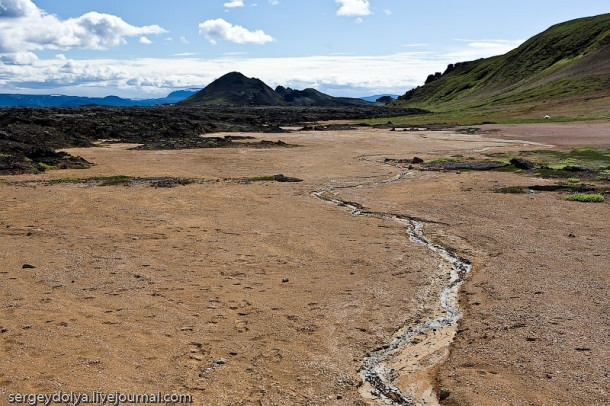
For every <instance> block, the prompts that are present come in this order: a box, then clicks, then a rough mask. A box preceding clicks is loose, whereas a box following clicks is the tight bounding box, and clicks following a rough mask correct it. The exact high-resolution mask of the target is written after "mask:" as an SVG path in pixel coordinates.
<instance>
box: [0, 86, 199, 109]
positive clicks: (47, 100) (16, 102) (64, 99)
mask: <svg viewBox="0 0 610 406" xmlns="http://www.w3.org/2000/svg"><path fill="white" fill-rule="evenodd" d="M199 90H200V89H187V90H177V91H175V92H172V93H170V94H169V95H168V96H167V97H163V98H159V99H142V100H138V99H124V98H121V97H117V96H107V97H103V98H102V97H80V96H64V95H32V94H0V107H78V106H86V105H93V104H94V105H98V106H114V107H130V106H156V105H159V104H173V103H178V102H179V101H181V100H184V99H186V98H187V97H189V96H192V95H194V94H195V93H197V92H198V91H199Z"/></svg>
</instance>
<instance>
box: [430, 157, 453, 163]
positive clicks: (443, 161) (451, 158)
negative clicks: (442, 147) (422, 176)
mask: <svg viewBox="0 0 610 406" xmlns="http://www.w3.org/2000/svg"><path fill="white" fill-rule="evenodd" d="M448 162H453V163H457V162H460V158H459V157H455V156H453V157H442V158H436V159H433V160H432V161H430V162H429V163H431V164H440V163H448Z"/></svg>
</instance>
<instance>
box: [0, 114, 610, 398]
mask: <svg viewBox="0 0 610 406" xmlns="http://www.w3.org/2000/svg"><path fill="white" fill-rule="evenodd" d="M582 127H583V128H581V129H580V130H579V131H581V132H584V133H586V132H587V131H590V130H587V128H589V125H583V126H582ZM594 127H595V131H597V133H600V132H601V134H602V135H601V136H594V137H592V138H589V139H588V140H589V141H590V142H588V144H591V143H593V141H594V143H597V144H604V145H608V144H610V138H609V137H610V132H609V131H608V130H609V129H610V125H609V124H607V123H601V124H599V125H597V126H594ZM568 133H570V134H569V135H562V134H558V135H556V136H555V137H554V138H553V137H548V129H545V127H543V126H540V127H533V128H531V129H529V131H523V130H522V129H520V128H519V127H506V128H502V130H501V131H500V132H499V133H491V134H488V135H486V136H483V135H479V134H470V135H468V134H458V133H454V132H450V131H434V132H428V131H426V132H419V131H417V132H390V131H388V130H382V129H359V130H353V131H336V132H334V131H329V132H315V131H313V132H294V133H290V134H281V137H280V138H281V139H282V140H283V141H285V142H288V143H290V144H298V145H299V147H295V148H273V149H249V148H231V149H198V150H174V151H135V150H128V148H129V147H132V146H133V145H125V144H114V145H112V146H110V147H109V148H87V149H71V150H69V152H70V153H71V154H73V155H79V156H82V157H83V158H85V159H87V160H88V161H90V162H93V163H94V164H95V166H94V167H92V168H91V169H87V170H65V171H61V172H57V171H50V172H47V173H44V174H40V175H18V176H10V177H6V176H5V177H4V178H5V179H8V180H11V181H32V182H30V183H27V182H26V183H20V184H16V185H11V184H6V183H3V184H0V208H1V211H0V213H1V214H0V241H1V246H2V250H1V251H0V259H1V262H0V404H5V402H6V401H7V395H8V394H9V393H24V392H43V393H44V392H55V391H58V390H62V391H74V392H89V391H91V390H98V391H101V392H113V391H119V392H131V393H140V392H151V391H153V392H156V391H165V392H175V393H186V392H188V393H190V394H192V396H193V398H194V404H197V405H274V404H275V405H286V404H312V405H317V404H344V405H358V404H384V401H383V400H380V399H379V394H378V393H374V394H371V393H370V391H369V393H368V394H367V393H364V395H365V396H363V392H366V391H363V390H362V378H361V376H360V374H359V372H360V368H361V366H362V363H363V361H364V360H365V358H366V357H367V355H370V354H371V353H372V352H373V351H375V350H378V349H380V348H384V346H387V345H389V343H391V342H392V340H393V337H394V336H395V334H396V333H397V332H398V331H400V330H401V329H403V328H405V326H407V327H408V326H409V325H410V324H413V323H415V324H416V323H418V322H419V321H421V320H422V317H426V314H428V313H431V312H432V310H431V308H432V306H434V305H435V303H437V302H438V300H439V295H440V291H439V284H442V279H443V278H444V276H443V275H442V273H439V272H441V271H442V269H443V268H444V267H446V261H445V260H444V259H443V258H441V257H440V256H439V255H436V254H435V253H433V252H431V251H430V250H429V249H428V248H426V247H425V246H422V245H421V244H417V243H415V242H414V241H411V240H410V239H409V236H408V235H407V233H406V229H405V225H404V224H401V223H399V222H396V221H392V220H391V219H388V218H376V217H366V216H355V215H353V214H351V213H350V211H349V210H347V209H346V207H340V206H336V205H334V204H331V203H330V202H328V201H324V200H321V199H319V198H317V197H316V196H315V195H314V194H312V193H313V192H315V191H322V190H330V189H332V193H333V196H334V197H335V198H337V199H340V200H342V201H346V202H356V203H358V204H359V205H361V206H362V207H363V208H364V209H365V210H370V211H375V212H379V213H393V214H399V215H402V216H406V217H410V218H414V219H417V221H419V222H420V223H421V224H422V226H423V232H424V233H425V235H426V237H427V238H428V239H429V240H430V241H432V242H434V243H435V244H438V245H440V246H443V247H446V248H450V249H451V250H453V251H455V253H456V254H457V255H459V256H460V257H461V258H464V259H465V260H467V261H469V262H471V263H472V266H473V268H472V271H470V273H469V274H468V276H467V280H466V282H465V283H464V284H463V285H462V286H461V288H460V293H459V307H460V311H461V318H460V321H459V324H458V325H457V326H456V327H455V331H453V332H452V333H450V334H449V336H450V337H453V336H454V335H455V337H454V339H453V343H452V344H450V342H447V346H444V347H442V348H441V350H440V352H438V353H437V354H436V355H435V356H431V355H430V354H424V353H420V352H418V351H419V350H409V349H408V348H406V349H403V350H402V351H403V355H404V358H400V357H398V358H395V359H393V360H391V362H390V361H388V365H391V367H390V366H388V368H389V369H390V370H389V371H387V372H388V374H389V376H391V378H392V379H393V382H395V384H396V385H397V386H398V387H399V388H400V389H401V390H403V391H404V392H405V393H407V392H408V391H409V389H410V388H411V389H413V388H414V387H416V386H417V387H419V388H420V389H421V391H422V393H423V392H426V391H427V396H428V397H427V398H426V399H428V402H432V403H435V402H436V398H437V397H438V396H439V394H441V398H442V400H441V401H440V403H441V404H447V405H603V404H607V401H608V396H609V393H610V377H609V374H610V369H609V367H608V365H610V350H609V348H610V346H609V334H610V318H609V314H610V308H609V302H608V286H609V282H610V275H609V273H608V269H609V266H608V265H609V264H610V222H609V221H608V219H609V218H610V206H609V205H608V203H607V202H606V203H601V204H586V203H578V202H568V201H565V200H564V199H563V196H562V195H561V194H560V193H556V192H549V193H532V194H518V195H511V194H498V193H494V192H493V190H494V189H495V188H497V187H499V186H511V185H523V184H528V183H532V184H534V183H541V182H551V181H545V180H542V179H535V178H533V177H525V176H524V175H522V174H517V173H501V172H476V171H472V172H464V173H456V172H426V171H418V170H416V169H415V170H411V171H409V170H407V169H405V168H397V167H396V166H391V165H387V164H384V159H385V158H395V159H400V158H412V157H414V156H418V157H421V158H423V159H425V160H430V159H433V158H435V157H439V156H447V155H451V154H463V155H468V156H475V157H478V156H480V155H481V154H483V153H490V152H509V151H522V150H528V149H540V148H541V145H540V142H541V143H542V144H544V145H546V146H545V147H544V148H549V145H561V144H562V140H563V141H565V137H571V136H572V135H571V134H572V133H573V131H568ZM597 133H596V134H597ZM603 134H606V135H605V136H603ZM255 136H256V134H255ZM269 136H270V135H269V134H265V138H266V139H269ZM260 137H262V135H261V136H260ZM279 173H281V174H284V175H286V176H295V177H298V178H301V179H303V182H301V183H277V182H271V181H258V182H243V181H240V180H239V179H244V178H248V177H254V176H262V175H273V174H279ZM119 174H120V175H129V176H139V177H161V176H174V177H188V178H194V179H199V182H196V183H193V184H189V185H184V186H182V185H180V186H177V187H174V188H154V187H150V185H148V184H135V185H131V186H121V185H118V186H99V185H92V184H72V183H57V184H51V185H49V184H44V183H42V182H39V181H40V180H43V179H47V180H48V179H52V178H59V177H71V176H74V177H90V176H110V175H119ZM400 174H402V175H403V176H397V175H400ZM392 179H393V180H392ZM384 180H392V181H388V182H384ZM439 280H441V282H439ZM439 336H440V334H439ZM445 338H446V336H445ZM427 339H429V340H432V341H434V340H435V338H434V337H432V338H427ZM439 340H442V338H439ZM449 344H450V345H449ZM420 355H421V358H422V359H420V360H418V362H419V363H420V364H422V365H425V366H426V369H425V370H422V371H420V373H419V375H418V377H417V379H416V381H417V382H414V380H413V379H409V378H408V377H407V376H406V375H407V373H406V372H405V371H409V370H410V369H409V368H408V366H409V365H411V364H413V360H414V359H417V358H419V357H420ZM424 355H425V357H424ZM399 358H400V359H399ZM423 358H425V359H423ZM373 392H375V391H373ZM430 399H432V400H430ZM386 402H387V400H386Z"/></svg>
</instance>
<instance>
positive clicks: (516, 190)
mask: <svg viewBox="0 0 610 406" xmlns="http://www.w3.org/2000/svg"><path fill="white" fill-rule="evenodd" d="M496 193H508V194H523V193H527V192H526V191H525V188H524V187H522V186H508V187H503V188H500V189H496Z"/></svg>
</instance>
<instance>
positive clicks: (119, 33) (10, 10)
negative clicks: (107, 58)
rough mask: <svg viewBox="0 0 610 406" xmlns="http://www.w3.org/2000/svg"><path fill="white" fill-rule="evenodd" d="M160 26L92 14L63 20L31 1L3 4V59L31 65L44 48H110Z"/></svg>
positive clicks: (0, 16)
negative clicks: (134, 23) (130, 22)
mask: <svg viewBox="0 0 610 406" xmlns="http://www.w3.org/2000/svg"><path fill="white" fill-rule="evenodd" d="M164 32H166V30H164V29H163V28H161V27H159V26H158V25H149V26H144V27H136V26H133V25H130V24H128V23H126V22H125V21H123V20H122V19H121V18H120V17H117V16H114V15H110V14H102V13H97V12H90V13H87V14H84V15H82V16H80V17H77V18H70V19H67V20H60V19H59V18H57V17H56V16H54V15H51V14H47V13H46V12H44V11H43V10H41V9H39V8H38V7H37V6H36V5H35V4H34V3H33V2H32V1H31V0H2V2H0V58H2V60H3V61H4V62H5V63H8V62H12V63H16V64H22V63H31V62H32V61H34V60H36V59H37V57H36V55H34V54H33V53H32V52H31V51H35V50H44V49H62V50H66V49H70V48H85V49H107V48H110V47H114V46H117V45H121V44H124V43H125V42H126V40H125V37H134V36H144V35H150V34H161V33H164Z"/></svg>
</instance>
